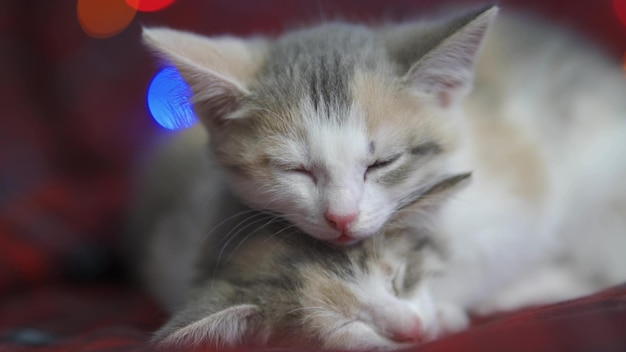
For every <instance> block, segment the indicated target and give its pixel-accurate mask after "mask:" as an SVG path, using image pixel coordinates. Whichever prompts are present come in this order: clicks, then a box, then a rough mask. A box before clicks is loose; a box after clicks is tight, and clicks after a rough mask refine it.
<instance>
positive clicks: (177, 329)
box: [153, 212, 443, 350]
mask: <svg viewBox="0 0 626 352" xmlns="http://www.w3.org/2000/svg"><path fill="white" fill-rule="evenodd" d="M245 216H246V217H247V218H248V219H254V221H258V222H259V223H260V224H262V225H260V226H257V227H255V228H254V229H250V230H248V231H246V232H245V233H242V234H240V235H239V236H237V235H235V236H234V237H232V238H230V237H226V238H224V237H222V236H209V237H207V238H206V241H205V242H204V243H203V247H202V248H203V253H204V254H205V257H204V258H205V259H206V260H205V261H204V263H203V264H202V265H201V266H200V268H201V269H200V274H201V275H202V276H204V277H202V276H201V277H199V278H198V281H197V283H196V285H195V288H194V289H193V291H192V293H191V295H190V296H189V299H188V300H187V302H186V303H185V305H184V306H183V307H182V309H179V310H178V311H177V312H176V313H175V314H174V315H173V317H172V318H171V319H170V321H168V322H167V324H166V325H165V326H163V327H162V328H161V329H160V330H159V331H157V332H156V333H155V335H154V337H153V342H154V343H156V344H157V345H158V346H160V347H180V346H195V347H205V348H210V347H218V348H219V347H231V348H232V347H242V346H248V347H256V348H258V347H260V346H271V347H288V348H302V349H325V350H329V349H331V350H332V349H335V350H338V349H341V350H374V349H376V350H381V349H385V350H389V349H398V348H403V347H404V348H406V347H408V346H411V345H413V344H415V343H418V342H419V341H421V340H423V339H425V338H428V337H433V336H434V335H435V334H436V333H437V332H436V331H430V330H425V329H427V328H431V327H425V326H423V325H422V322H421V321H422V320H421V318H420V316H421V317H423V316H432V317H434V316H435V314H436V313H435V312H434V311H429V310H422V311H414V310H413V308H412V306H411V302H410V301H409V297H415V296H423V297H425V298H427V295H428V294H429V292H428V289H427V288H428V283H429V281H430V279H432V277H433V276H434V275H435V274H436V268H437V266H438V264H439V263H440V262H441V260H442V258H443V256H442V253H441V252H440V250H439V248H437V247H436V246H435V244H434V242H432V241H431V239H430V238H429V237H428V236H426V235H424V234H416V233H413V232H407V231H402V230H400V228H395V229H394V230H393V231H388V232H387V233H381V234H377V235H376V236H375V237H373V238H369V239H367V240H365V241H363V242H361V243H359V244H357V245H354V246H351V247H349V248H345V249H343V248H337V247H333V246H331V245H328V244H326V243H324V242H321V241H319V240H315V239H313V238H310V237H309V236H305V235H304V234H301V233H299V232H300V230H299V229H297V228H295V227H294V226H293V225H290V224H289V223H286V222H284V221H283V220H281V219H280V218H277V217H275V216H270V215H267V214H262V213H257V212H248V213H247V214H246V215H245ZM250 221H252V220H250ZM249 223H250V222H243V223H242V222H240V221H238V220H235V219H233V220H232V221H229V222H227V223H226V224H222V225H221V226H220V228H221V230H222V231H226V230H229V231H231V235H232V233H233V232H232V231H236V229H238V228H239V227H241V226H246V225H248V224H249ZM242 224H244V225H242ZM387 228H391V227H390V226H387ZM418 253H419V255H416V254H418ZM427 268H428V269H427Z"/></svg>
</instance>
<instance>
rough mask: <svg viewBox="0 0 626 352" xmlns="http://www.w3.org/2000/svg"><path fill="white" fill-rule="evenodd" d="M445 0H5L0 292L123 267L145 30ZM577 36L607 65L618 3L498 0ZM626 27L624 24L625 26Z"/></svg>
mask: <svg viewBox="0 0 626 352" xmlns="http://www.w3.org/2000/svg"><path fill="white" fill-rule="evenodd" d="M486 2H487V3H489V1H441V0H385V1H383V0H339V1H332V0H289V1H287V0H284V1H283V0H154V1H150V0H78V1H76V0H58V1H57V0H55V1H50V0H30V1H26V0H13V1H11V0H0V293H6V292H13V293H16V292H21V291H23V290H24V289H25V288H31V287H37V288H39V287H43V286H42V285H44V286H45V285H46V283H51V282H58V281H59V280H60V281H62V282H77V281H78V282H89V281H94V280H96V281H97V280H107V279H111V278H113V279H115V278H118V277H119V275H120V272H121V271H120V270H119V265H118V263H119V261H118V259H119V256H118V254H117V248H118V246H117V241H118V239H119V236H120V234H121V233H122V229H123V222H124V217H125V214H126V211H127V205H128V200H129V194H130V193H129V190H130V184H131V183H130V180H131V177H130V176H131V175H132V169H133V165H134V160H136V158H137V156H138V155H140V154H141V152H142V150H144V149H145V148H146V146H147V145H149V141H150V140H152V139H153V138H154V137H155V136H156V135H159V134H165V133H170V132H168V130H167V129H165V128H163V127H161V126H160V125H159V124H158V123H157V122H156V121H155V120H154V116H153V115H152V114H151V113H150V111H149V109H148V106H147V92H148V87H149V85H150V82H151V80H152V79H153V77H154V76H155V75H156V74H157V73H158V72H159V67H158V65H157V64H156V62H155V60H153V59H152V58H151V57H150V56H149V55H148V53H147V52H146V50H144V48H143V47H142V45H141V42H140V31H141V26H142V25H145V26H152V25H166V26H170V27H175V28H179V29H186V30H191V31H195V32H199V33H204V34H208V35H215V34H234V35H250V34H267V35H275V34H278V33H280V32H281V31H283V30H285V29H289V28H292V27H294V26H298V25H299V24H302V23H311V22H318V21H320V20H324V19H335V18H345V19H349V20H364V21H379V20H387V21H388V20H394V19H407V18H412V17H418V16H421V15H423V14H426V13H428V12H429V11H433V10H435V9H440V8H441V7H442V6H452V5H458V4H460V5H464V6H465V5H471V4H477V5H484V4H485V3H486ZM497 3H498V4H499V5H500V6H501V7H502V8H503V9H504V10H505V11H515V10H523V11H525V12H530V13H533V14H537V15H539V16H542V17H546V18H548V19H551V20H552V21H554V22H557V23H561V24H563V25H564V26H567V27H570V28H572V29H573V30H576V31H578V32H580V33H581V34H582V35H583V36H585V37H587V38H588V39H589V40H590V41H592V42H595V43H596V44H597V46H598V47H600V48H602V49H604V50H606V51H607V52H608V54H609V55H610V56H612V57H614V58H615V60H616V61H622V60H623V57H624V53H625V52H626V27H625V26H624V25H623V24H622V23H621V22H620V18H622V19H626V1H622V0H613V1H611V0H502V1H497ZM625 23H626V21H625Z"/></svg>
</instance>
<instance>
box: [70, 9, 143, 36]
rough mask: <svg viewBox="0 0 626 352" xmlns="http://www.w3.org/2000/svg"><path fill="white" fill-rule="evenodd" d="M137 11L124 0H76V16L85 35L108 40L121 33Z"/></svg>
mask: <svg viewBox="0 0 626 352" xmlns="http://www.w3.org/2000/svg"><path fill="white" fill-rule="evenodd" d="M135 13H137V10H135V9H134V8H132V7H130V6H128V4H126V2H125V1H124V0H78V3H77V4H76V15H77V17H78V22H79V23H80V26H81V27H82V28H83V31H85V33H87V35H89V36H91V37H94V38H108V37H112V36H114V35H116V34H118V33H119V32H121V31H123V30H124V29H125V28H126V27H128V25H129V24H130V23H131V22H132V20H133V18H135Z"/></svg>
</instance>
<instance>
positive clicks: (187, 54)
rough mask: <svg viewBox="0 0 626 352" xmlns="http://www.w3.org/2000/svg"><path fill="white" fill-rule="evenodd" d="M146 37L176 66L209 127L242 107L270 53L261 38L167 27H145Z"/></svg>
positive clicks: (146, 42) (200, 116)
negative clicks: (250, 86) (239, 37)
mask: <svg viewBox="0 0 626 352" xmlns="http://www.w3.org/2000/svg"><path fill="white" fill-rule="evenodd" d="M143 41H144V43H145V44H146V45H147V46H148V47H149V48H151V49H152V50H154V51H156V53H157V55H158V56H160V57H161V58H163V59H165V60H166V61H167V62H170V63H172V64H174V66H176V68H177V69H178V71H179V72H180V74H181V76H182V77H183V78H184V79H185V81H186V82H187V83H188V84H189V86H190V88H191V91H192V92H193V98H192V99H193V103H194V109H195V110H196V113H197V114H198V117H199V118H200V119H201V120H202V122H203V123H205V124H206V125H207V126H208V127H216V126H219V125H221V124H222V123H223V122H225V121H226V120H227V119H228V117H229V114H230V113H232V112H234V111H235V110H236V109H237V108H238V107H239V103H240V101H241V99H242V98H243V97H244V96H246V95H247V94H248V89H247V85H248V83H249V82H250V80H251V79H253V77H254V76H255V75H256V73H257V72H258V70H259V69H260V66H261V64H262V63H263V61H264V58H265V56H266V53H267V43H266V42H265V41H264V40H261V39H251V40H244V39H237V38H233V37H217V38H208V37H204V36H200V35H197V34H193V33H189V32H183V31H176V30H172V29H167V28H143Z"/></svg>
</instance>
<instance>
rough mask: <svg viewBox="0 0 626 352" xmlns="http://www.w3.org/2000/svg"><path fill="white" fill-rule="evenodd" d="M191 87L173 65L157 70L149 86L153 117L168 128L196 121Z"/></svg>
mask: <svg viewBox="0 0 626 352" xmlns="http://www.w3.org/2000/svg"><path fill="white" fill-rule="evenodd" d="M191 95H192V93H191V89H189V86H188V85H187V84H186V83H185V81H184V80H183V78H182V77H181V75H180V73H178V70H176V68H174V67H172V66H168V67H165V68H163V69H161V70H160V71H159V72H157V73H156V74H155V75H154V77H153V78H152V81H151V82H150V86H149V87H148V93H147V101H148V109H149V110H150V114H151V115H152V118H153V119H154V120H155V121H156V122H157V123H158V124H159V125H160V126H162V127H164V128H166V129H168V130H177V129H183V128H187V127H190V126H192V125H193V124H194V123H195V122H196V121H197V119H196V116H195V114H194V113H193V109H192V107H191V103H190V101H189V99H190V98H191Z"/></svg>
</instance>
